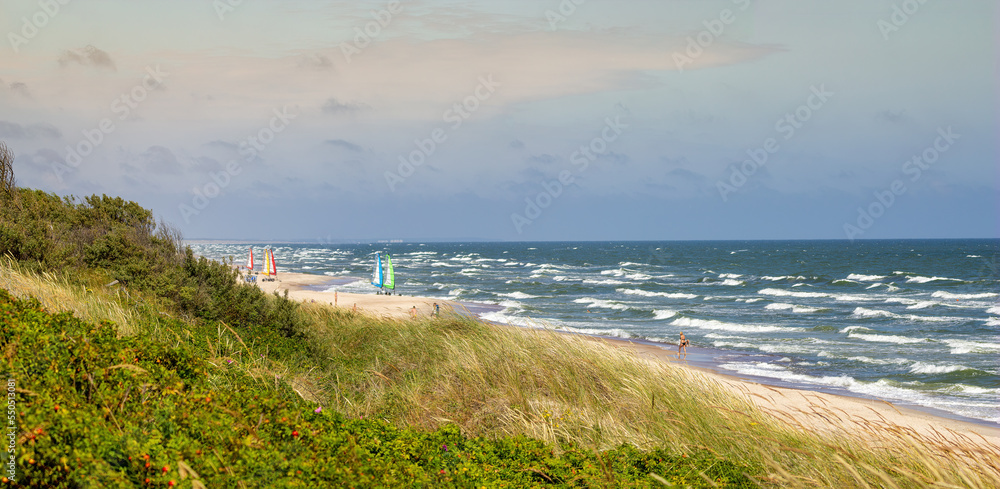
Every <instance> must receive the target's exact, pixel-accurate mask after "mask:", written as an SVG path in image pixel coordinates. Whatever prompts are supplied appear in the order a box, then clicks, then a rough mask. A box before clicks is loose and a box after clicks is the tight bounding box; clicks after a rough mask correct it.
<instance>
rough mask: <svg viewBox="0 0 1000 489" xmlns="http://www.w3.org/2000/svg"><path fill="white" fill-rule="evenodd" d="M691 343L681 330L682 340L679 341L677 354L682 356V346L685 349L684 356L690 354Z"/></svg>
mask: <svg viewBox="0 0 1000 489" xmlns="http://www.w3.org/2000/svg"><path fill="white" fill-rule="evenodd" d="M690 344H691V342H690V341H688V339H687V337H686V336H684V332H683V331H681V340H680V341H678V342H677V356H678V357H680V356H681V349H682V348H683V349H684V356H687V354H688V345H690Z"/></svg>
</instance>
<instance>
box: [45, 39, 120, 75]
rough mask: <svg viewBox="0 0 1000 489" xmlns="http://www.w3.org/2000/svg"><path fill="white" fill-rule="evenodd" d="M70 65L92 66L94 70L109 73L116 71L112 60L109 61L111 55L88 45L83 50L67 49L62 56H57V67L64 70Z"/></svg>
mask: <svg viewBox="0 0 1000 489" xmlns="http://www.w3.org/2000/svg"><path fill="white" fill-rule="evenodd" d="M71 63H77V64H80V65H82V66H93V67H95V68H104V69H109V70H111V71H117V70H118V68H117V67H116V66H115V62H114V60H112V59H111V55H109V54H108V53H107V52H105V51H101V50H100V49H97V48H96V47H94V46H91V45H88V46H86V47H84V48H83V49H69V50H66V51H63V53H62V55H60V56H59V66H61V67H63V68H65V67H66V66H68V65H69V64H71Z"/></svg>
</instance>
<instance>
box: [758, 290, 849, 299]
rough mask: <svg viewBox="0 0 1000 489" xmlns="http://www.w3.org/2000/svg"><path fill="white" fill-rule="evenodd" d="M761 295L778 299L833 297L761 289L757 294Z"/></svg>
mask: <svg viewBox="0 0 1000 489" xmlns="http://www.w3.org/2000/svg"><path fill="white" fill-rule="evenodd" d="M757 293H758V294H761V295H773V296H778V297H833V296H832V295H831V294H824V293H822V292H798V291H795V290H784V289H763V290H760V291H758V292H757Z"/></svg>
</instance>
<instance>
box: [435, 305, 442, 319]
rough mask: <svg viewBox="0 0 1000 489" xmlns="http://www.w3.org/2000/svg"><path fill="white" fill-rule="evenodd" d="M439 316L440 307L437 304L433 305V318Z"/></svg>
mask: <svg viewBox="0 0 1000 489" xmlns="http://www.w3.org/2000/svg"><path fill="white" fill-rule="evenodd" d="M439 314H441V306H439V305H438V303H437V302H435V303H434V317H438V315H439Z"/></svg>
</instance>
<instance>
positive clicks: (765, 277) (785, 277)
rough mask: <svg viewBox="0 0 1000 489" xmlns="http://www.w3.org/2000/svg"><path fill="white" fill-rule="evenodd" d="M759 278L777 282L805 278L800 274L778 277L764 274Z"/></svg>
mask: <svg viewBox="0 0 1000 489" xmlns="http://www.w3.org/2000/svg"><path fill="white" fill-rule="evenodd" d="M760 279H761V280H770V281H772V282H777V281H779V280H807V279H806V277H803V276H801V275H799V276H794V275H782V276H780V277H772V276H770V275H764V276H763V277H760Z"/></svg>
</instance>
